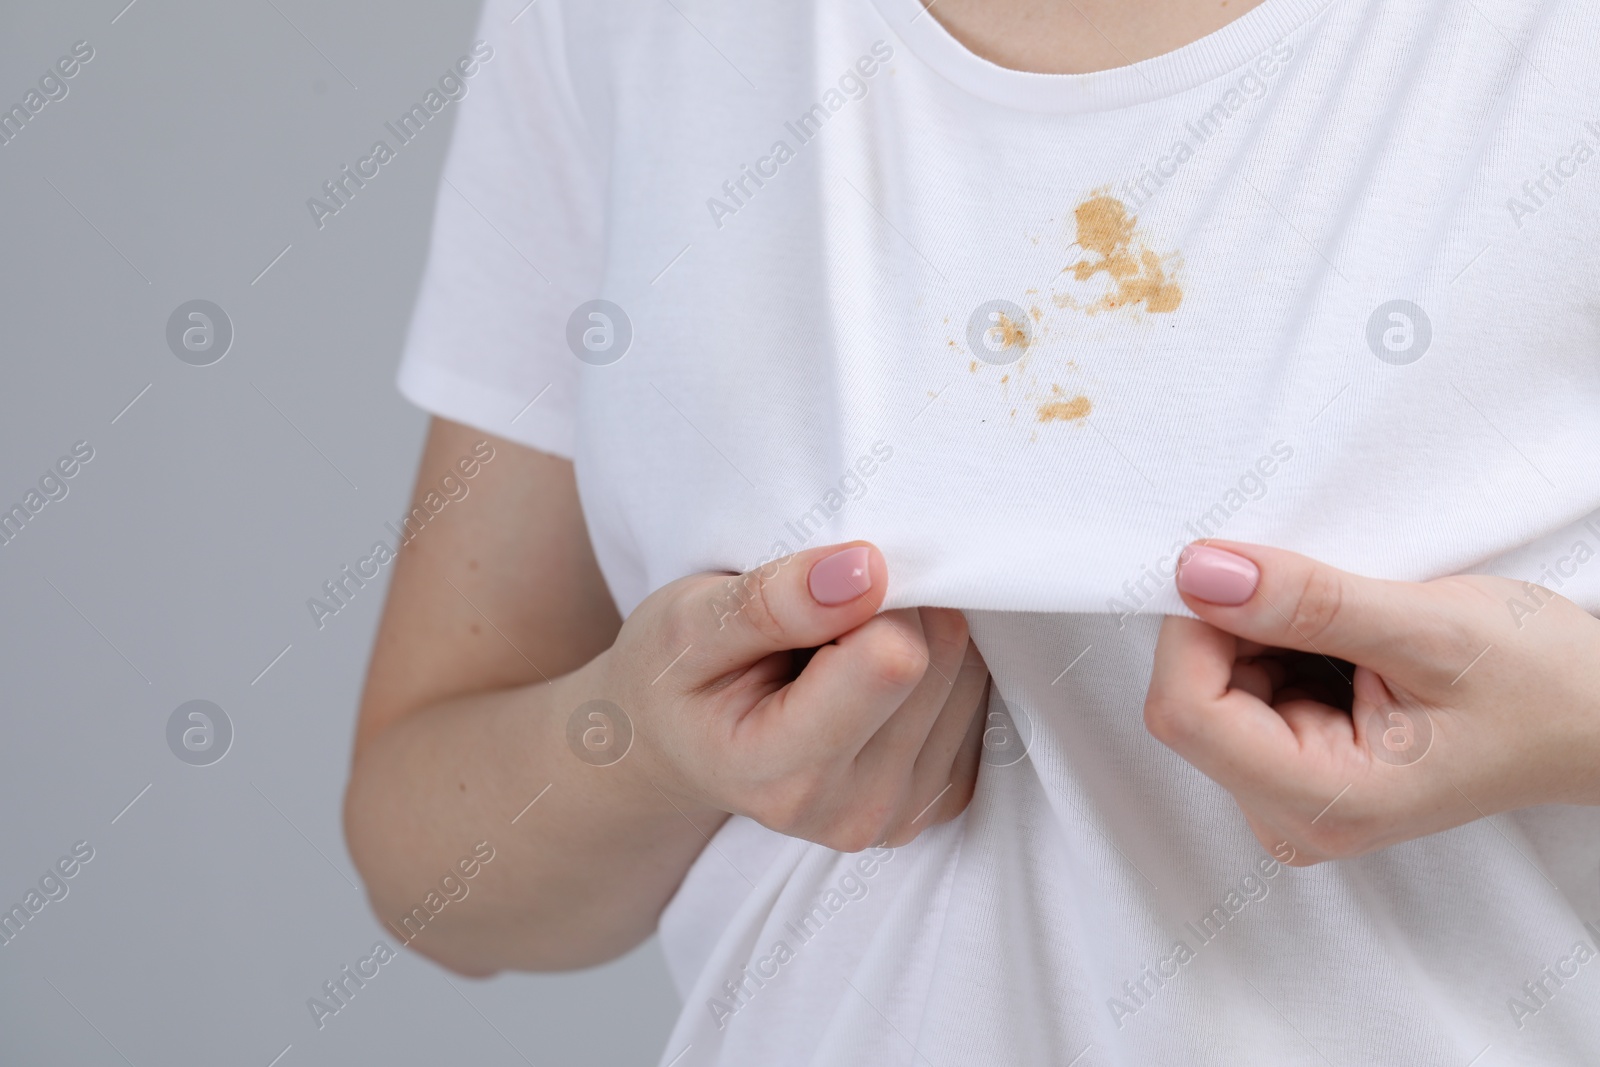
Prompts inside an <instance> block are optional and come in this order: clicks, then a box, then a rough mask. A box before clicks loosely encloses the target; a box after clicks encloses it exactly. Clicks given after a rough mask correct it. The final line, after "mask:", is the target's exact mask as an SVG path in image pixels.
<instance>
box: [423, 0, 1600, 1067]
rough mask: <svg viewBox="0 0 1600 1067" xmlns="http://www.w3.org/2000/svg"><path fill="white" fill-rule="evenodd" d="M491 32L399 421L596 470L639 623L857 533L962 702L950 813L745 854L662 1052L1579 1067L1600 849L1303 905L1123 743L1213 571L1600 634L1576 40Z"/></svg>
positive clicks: (1309, 34)
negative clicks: (1295, 569)
mask: <svg viewBox="0 0 1600 1067" xmlns="http://www.w3.org/2000/svg"><path fill="white" fill-rule="evenodd" d="M481 35H482V36H483V37H484V38H485V39H486V41H488V42H489V44H490V45H491V46H492V47H493V49H494V53H493V57H492V58H491V59H490V60H487V61H485V62H484V63H483V64H482V69H481V70H480V71H479V72H478V74H477V75H476V76H475V77H474V78H473V79H472V81H471V82H470V83H469V95H468V97H467V99H466V100H465V101H464V102H463V103H462V105H461V114H460V116H459V118H458V126H457V130H456V134H455V141H454V144H453V147H452V149H451V156H450V160H449V163H448V166H447V171H446V177H447V179H448V184H446V185H445V186H444V187H442V189H441V192H440V197H439V202H438V213H437V217H436V221H435V230H434V243H433V251H432V256H431V259H430V263H429V267H428V271H427V276H426V279H425V282H424V285H423V291H422V294H421V297H420V300H419V303H418V308H417V312H416V317H415V321H414V323H413V328H412V333H411V339H410V343H409V346H408V349H407V353H406V357H405V361H404V364H403V366H402V369H401V374H400V383H401V388H402V389H403V390H404V392H405V393H406V395H407V396H409V397H411V398H412V399H413V400H414V401H416V402H417V403H418V404H420V405H422V406H423V407H425V408H427V409H428V410H430V411H432V412H434V413H436V414H439V415H442V416H445V417H447V418H451V419H456V420H458V421H462V422H466V423H469V424H471V425H474V426H477V427H480V428H482V429H484V430H487V431H490V432H492V433H496V434H500V435H502V436H505V437H508V438H510V439H512V440H516V441H520V442H523V443H525V444H527V445H529V446H532V447H534V448H538V449H542V450H545V451H548V452H553V453H556V454H558V455H564V456H570V457H573V458H574V460H575V463H576V469H577V474H578V484H579V490H580V493H581V496H582V500H583V505H584V511H585V515H586V518H587V521H588V524H589V530H590V534H591V537H592V538H593V540H594V543H595V548H596V552H597V554H598V557H599V560H600V564H601V567H602V569H603V571H604V573H605V576H606V579H607V581H608V583H609V584H610V588H611V590H612V593H613V595H614V596H615V598H616V600H617V602H618V604H619V607H620V608H621V609H622V610H623V611H624V612H628V611H631V610H632V608H633V607H634V606H636V605H637V604H638V603H639V601H640V600H642V599H643V598H644V596H645V595H646V594H647V593H648V592H649V591H650V590H652V589H654V588H656V587H658V586H660V585H661V584H663V583H665V582H667V581H670V580H672V579H674V578H677V577H679V576H681V575H684V574H688V573H692V572H696V571H703V570H743V569H747V568H750V567H752V566H754V565H756V564H757V563H759V562H762V561H764V560H766V559H769V558H771V557H773V556H776V555H780V554H786V553H788V552H791V551H794V550H796V549H799V548H801V547H804V546H807V545H817V544H826V543H830V542H835V541H842V540H847V539H851V538H858V537H859V538H867V539H870V540H872V541H874V542H875V543H877V544H878V545H879V546H881V547H882V548H883V550H884V552H885V555H886V556H887V558H888V561H889V567H890V582H891V586H890V591H889V601H888V603H889V606H891V607H895V606H909V605H918V604H921V605H940V606H951V607H957V608H961V609H964V610H966V611H967V612H968V617H969V619H970V621H971V623H972V632H973V637H974V640H975V641H976V643H977V644H978V646H979V647H980V648H981V650H982V651H983V653H984V655H985V658H986V659H987V660H988V663H989V665H990V669H991V671H992V673H993V676H994V679H995V689H996V698H995V703H994V704H993V705H992V707H991V709H990V710H991V724H992V727H993V728H992V729H991V731H990V736H989V739H988V740H989V742H990V743H989V744H988V746H987V747H986V751H985V764H984V767H983V770H982V773H981V774H980V776H979V781H978V788H977V794H976V796H975V798H974V800H973V803H972V805H971V807H970V808H969V809H968V811H967V812H966V814H965V815H964V816H963V817H962V818H961V819H959V820H957V821H955V822H953V823H951V824H949V825H947V826H944V827H940V828H938V829H936V830H933V831H930V832H927V833H925V834H923V835H922V836H921V837H919V838H918V839H917V840H916V841H915V842H913V843H912V844H910V845H908V846H906V847H904V848H901V849H898V850H895V851H894V852H892V853H875V852H868V853H863V854H861V855H859V856H850V855H842V854H839V853H836V852H832V851H830V850H827V849H824V848H821V847H819V846H816V845H812V844H808V843H804V842H799V841H793V840H789V839H786V838H783V837H781V836H779V835H776V834H773V833H771V832H770V831H767V830H765V829H763V828H762V827H760V826H758V825H756V824H754V823H752V822H750V821H748V820H744V819H737V818H736V819H733V820H730V821H729V822H728V824H727V825H726V826H725V828H724V829H723V830H722V831H721V833H720V834H719V835H718V836H717V837H716V838H715V839H714V842H713V843H714V845H715V846H716V847H714V848H708V849H707V850H706V851H705V853H704V854H703V855H702V856H701V858H700V859H699V860H698V861H697V863H696V864H695V866H694V868H693V869H692V870H691V872H690V874H689V876H688V878H687V879H686V880H685V883H684V885H683V887H682V888H681V889H680V891H679V892H678V894H677V896H676V897H675V899H674V900H673V902H672V904H671V905H670V907H669V908H668V910H667V913H666V914H665V916H664V917H663V920H662V929H661V934H662V939H663V944H664V946H665V948H666V951H667V954H668V959H669V962H670V963H671V966H672V970H673V973H674V976H675V979H676V981H677V982H678V985H679V988H680V990H681V991H682V993H683V995H684V998H685V1009H684V1014H683V1017H682V1019H681V1020H680V1022H679V1025H678V1027H677V1030H676V1032H675V1033H674V1035H673V1038H672V1042H671V1045H670V1046H669V1047H668V1048H667V1049H666V1050H665V1051H664V1053H663V1058H662V1062H663V1063H664V1064H665V1063H669V1062H670V1063H673V1064H675V1065H676V1067H694V1065H703V1064H726V1065H735V1064H737V1065H741V1067H742V1065H746V1064H754V1063H760V1064H827V1065H837V1064H855V1063H860V1064H882V1063H889V1064H900V1063H903V1064H908V1065H909V1064H913V1063H917V1064H933V1065H936V1067H946V1065H951V1067H953V1065H956V1064H963V1065H965V1064H1023V1063H1026V1064H1032V1063H1050V1064H1077V1065H1079V1067H1097V1065H1103V1064H1130V1065H1135V1064H1137V1065H1143V1064H1150V1063H1173V1064H1179V1063H1184V1064H1187V1063H1203V1064H1210V1063H1218V1064H1222V1063H1226V1064H1262V1065H1266V1064H1274V1065H1276V1064H1282V1063H1286V1062H1323V1061H1324V1060H1326V1061H1327V1062H1331V1063H1338V1064H1357V1063H1359V1064H1375V1063H1385V1064H1388V1063H1406V1064H1411V1063H1439V1064H1448V1065H1457V1067H1466V1065H1467V1064H1468V1063H1469V1062H1470V1063H1473V1064H1475V1065H1476V1067H1495V1065H1503V1064H1568V1063H1570V1064H1580V1063H1585V1064H1593V1063H1596V1062H1600V1023H1597V1022H1596V1019H1597V1018H1600V1013H1597V1010H1596V1009H1597V1007H1600V962H1596V960H1597V959H1600V951H1597V949H1600V944H1597V943H1596V939H1597V938H1600V877H1597V874H1600V871H1597V862H1600V813H1596V812H1595V811H1593V810H1591V809H1580V808H1553V807H1552V808H1541V809H1535V810H1530V811H1525V812H1519V813H1515V814H1512V815H1507V816H1498V817H1496V818H1493V819H1490V820H1486V821H1481V822H1478V823H1474V824H1472V825H1469V826H1465V827H1462V828H1460V829H1457V830H1454V831H1451V832H1449V833H1445V834H1439V835H1435V836H1433V837H1429V838H1426V839H1423V840H1420V841H1416V842H1412V843H1409V844H1405V845H1400V846H1397V847H1394V848H1391V849H1387V850H1385V851H1383V852H1381V853H1378V854H1375V855H1372V856H1368V857H1364V858H1361V859H1357V860H1351V861H1344V862H1339V863H1330V864H1324V865H1321V866H1319V867H1316V868H1311V869H1291V868H1287V867H1284V866H1282V865H1279V864H1277V863H1276V862H1274V860H1273V858H1272V857H1271V856H1270V855H1268V854H1266V853H1264V852H1263V851H1262V849H1261V848H1260V846H1259V845H1257V844H1256V843H1255V841H1254V839H1253V838H1252V837H1251V835H1250V834H1249V833H1248V832H1247V830H1246V829H1245V826H1244V823H1243V820H1242V818H1241V816H1240V815H1239V814H1238V812H1237V810H1236V808H1235V807H1234V806H1233V804H1232V802H1231V800H1230V799H1229V798H1228V796H1227V795H1226V794H1225V793H1224V792H1223V791H1222V790H1221V789H1220V788H1219V787H1217V786H1216V785H1214V784H1213V783H1212V782H1210V781H1209V780H1208V779H1206V778H1204V777H1203V776H1202V775H1200V774H1199V772H1197V771H1195V770H1194V769H1193V768H1191V767H1189V766H1188V765H1187V764H1185V763H1184V762H1182V761H1181V760H1180V759H1178V758H1177V757H1176V756H1175V755H1173V754H1172V753H1171V752H1170V751H1168V750H1167V749H1165V748H1164V747H1162V746H1161V745H1160V744H1158V743H1157V742H1155V741H1154V740H1153V739H1151V738H1150V737H1149V736H1148V735H1147V734H1146V733H1145V731H1144V729H1143V726H1142V722H1141V716H1140V708H1141V706H1142V702H1143V697H1144V692H1145V688H1146V684H1147V681H1148V677H1149V669H1150V659H1151V653H1152V650H1153V648H1154V642H1155V633H1156V628H1157V624H1158V621H1159V615H1160V614H1161V613H1163V612H1176V611H1182V610H1183V609H1182V606H1181V603H1180V601H1179V600H1178V599H1177V597H1176V596H1175V594H1174V593H1173V590H1172V583H1171V573H1172V568H1173V565H1174V563H1175V559H1176V552H1177V550H1178V549H1179V548H1180V547H1181V546H1182V545H1183V544H1185V543H1187V542H1188V541H1190V540H1193V539H1195V538H1198V537H1204V536H1212V535H1220V536H1226V537H1229V538H1233V539H1237V540H1244V541H1257V542H1262V543H1267V544H1274V545H1279V546H1282V547H1285V548H1291V549H1294V550H1296V551H1300V552H1304V553H1306V554H1308V555H1312V556H1315V557H1317V558H1320V559H1323V560H1326V561H1328V562H1330V563H1332V564H1335V565H1337V566H1341V567H1344V568H1346V569H1349V570H1353V571H1357V572H1360V573H1363V574H1369V575H1374V576H1380V577H1390V578H1403V579H1413V580H1418V579H1426V578H1431V577H1435V576H1439V575H1443V574H1448V573H1455V572H1462V571H1476V572H1482V573H1497V574H1504V575H1508V576H1512V577H1517V578H1522V579H1526V580H1529V581H1536V582H1539V583H1541V584H1543V585H1546V586H1548V587H1550V588H1554V589H1557V590H1558V591H1560V592H1562V593H1563V594H1565V595H1567V596H1569V597H1571V598H1572V599H1574V600H1576V601H1577V602H1578V603H1580V604H1582V605H1583V606H1584V607H1585V608H1586V609H1588V610H1590V611H1591V612H1600V465H1597V464H1596V462H1595V457H1596V456H1597V455H1600V306H1597V304H1600V300H1597V295H1600V287H1597V284H1596V283H1597V281H1600V277H1597V276H1600V259H1597V257H1596V255H1595V252H1594V237H1595V234H1596V233H1597V232H1600V196H1597V190H1600V163H1597V162H1596V161H1595V160H1596V156H1597V155H1600V109H1597V107H1596V105H1595V101H1596V100H1600V67H1597V65H1596V64H1595V63H1594V62H1593V58H1592V57H1593V48H1594V42H1595V41H1596V40H1600V10H1597V9H1595V8H1594V7H1593V5H1592V4H1587V3H1584V2H1583V0H1566V2H1549V3H1531V2H1527V0H1265V2H1264V3H1262V4H1261V5H1260V6H1259V7H1257V8H1255V9H1254V10H1252V11H1251V12H1249V13H1248V14H1246V15H1245V16H1243V17H1241V18H1240V19H1238V20H1236V21H1235V22H1234V23H1232V24H1231V25H1229V26H1228V27H1226V28H1225V29H1223V30H1221V31H1220V32H1218V33H1215V34H1213V35H1211V36H1209V37H1207V38H1204V39H1203V40H1201V41H1198V42H1195V43H1194V44H1192V45H1190V46H1188V47H1185V48H1182V49H1180V50H1178V51H1176V52H1174V53H1171V54H1169V55H1166V56H1162V57H1159V58H1156V59H1153V60H1148V61H1146V62H1142V63H1138V64H1135V65H1133V66H1130V67H1125V68H1121V69H1118V70H1113V71H1108V72H1104V73H1098V74H1092V75H1081V76H1048V75H1036V74H1025V73H1019V72H1015V71H1009V70H1004V69H1002V68H999V67H996V66H994V65H992V64H990V63H987V62H985V61H983V60H981V59H979V58H977V57H975V56H974V55H972V54H971V53H969V52H968V51H966V50H965V49H964V48H963V47H962V46H961V45H960V44H959V43H957V42H956V41H955V40H954V39H953V38H951V37H950V36H949V35H948V34H947V33H945V31H944V30H943V29H942V28H941V27H940V26H939V24H938V22H937V21H936V20H935V19H934V18H933V17H932V16H930V15H928V14H925V13H923V12H922V9H921V7H920V6H919V4H918V3H917V2H916V0H814V2H812V3H809V4H803V3H790V4H781V5H722V6H714V5H711V4H706V3H700V4H694V3H668V4H662V3H657V2H654V0H652V2H649V3H646V2H643V0H586V2H585V3H582V4H568V3H564V2H563V0H542V2H540V3H539V4H537V5H533V6H532V7H524V6H523V2H522V0H505V2H502V0H490V2H489V4H488V8H487V10H486V12H485V16H484V24H483V29H482V31H481ZM593 301H603V302H604V303H599V304H596V303H592V302H593ZM1521 610H1522V611H1523V612H1525V611H1526V610H1528V608H1527V605H1522V607H1521ZM1518 620H1519V607H1518V605H1517V604H1516V603H1515V602H1513V601H1508V603H1507V614H1506V625H1507V626H1515V625H1517V623H1518ZM1585 922H1592V923H1595V924H1596V925H1595V926H1594V928H1592V929H1586V927H1585ZM1547 968H1548V969H1547ZM1486 1048H1487V1050H1488V1051H1485V1049H1486ZM1075 1057H1076V1059H1075ZM1474 1057H1479V1058H1478V1059H1476V1060H1474V1059H1473V1058H1474Z"/></svg>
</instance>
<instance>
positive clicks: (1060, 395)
mask: <svg viewBox="0 0 1600 1067" xmlns="http://www.w3.org/2000/svg"><path fill="white" fill-rule="evenodd" d="M1092 408H1093V405H1092V404H1090V403H1089V398H1088V397H1086V396H1083V395H1082V394H1079V395H1078V396H1075V397H1072V398H1071V399H1068V398H1067V394H1066V393H1065V391H1063V390H1062V388H1061V386H1059V385H1052V386H1051V387H1050V399H1049V400H1046V401H1045V402H1044V403H1042V404H1040V405H1039V421H1040V422H1076V421H1077V420H1079V419H1086V418H1088V417H1089V412H1090V410H1091V409H1092Z"/></svg>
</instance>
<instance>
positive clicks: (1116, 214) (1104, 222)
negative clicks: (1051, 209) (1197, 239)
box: [1055, 193, 1183, 315]
mask: <svg viewBox="0 0 1600 1067" xmlns="http://www.w3.org/2000/svg"><path fill="white" fill-rule="evenodd" d="M1073 218H1074V219H1075V220H1076V222H1077V227H1078V241H1077V243H1078V246H1079V247H1080V248H1082V249H1083V250H1084V251H1085V252H1088V253H1089V254H1090V256H1091V257H1099V258H1090V259H1085V260H1082V261H1080V262H1078V263H1074V264H1073V265H1072V266H1071V267H1069V268H1067V269H1069V270H1071V271H1072V276H1073V277H1074V278H1076V279H1078V281H1080V282H1082V281H1088V280H1089V279H1090V278H1092V277H1094V276H1095V275H1096V274H1099V273H1100V272H1102V271H1104V272H1105V274H1106V275H1107V277H1109V278H1110V279H1111V281H1112V283H1113V284H1114V285H1115V286H1116V288H1115V289H1113V290H1112V291H1111V292H1109V293H1107V294H1106V295H1105V296H1103V297H1101V298H1100V299H1099V300H1098V301H1096V302H1095V303H1094V304H1093V305H1091V306H1090V307H1089V308H1087V309H1086V310H1088V311H1089V312H1090V313H1091V314H1092V313H1094V312H1096V311H1110V310H1113V309H1115V308H1120V307H1128V306H1131V305H1136V304H1143V305H1144V306H1145V309H1146V310H1147V311H1149V312H1151V313H1152V314H1157V315H1165V314H1170V313H1171V312H1173V311H1176V310H1178V305H1180V304H1182V303H1183V290H1182V289H1181V288H1180V287H1179V286H1178V283H1177V282H1176V281H1175V280H1174V279H1173V278H1172V277H1170V276H1169V275H1168V273H1167V267H1166V265H1165V264H1164V263H1163V262H1162V260H1161V257H1160V256H1158V255H1156V253H1155V252H1153V251H1151V250H1150V249H1149V248H1146V247H1144V245H1143V243H1142V242H1141V241H1139V239H1138V222H1139V220H1138V218H1137V217H1136V216H1134V215H1130V214H1129V213H1128V206H1127V205H1126V204H1124V203H1123V202H1122V201H1121V200H1118V199H1117V198H1116V197H1114V196H1108V195H1106V194H1104V193H1098V194H1095V195H1093V196H1090V197H1089V199H1087V200H1085V201H1084V202H1083V203H1081V204H1079V205H1078V206H1077V208H1076V209H1074V211H1073ZM1055 301H1056V304H1057V306H1060V307H1067V306H1069V305H1071V303H1072V300H1071V298H1070V297H1067V296H1063V295H1061V294H1057V295H1056V297H1055Z"/></svg>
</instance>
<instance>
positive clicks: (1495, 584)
mask: <svg viewBox="0 0 1600 1067" xmlns="http://www.w3.org/2000/svg"><path fill="white" fill-rule="evenodd" d="M1177 584H1178V590H1179V592H1180V593H1181V594H1182V596H1183V599H1184V602H1185V603H1186V604H1188V605H1189V607H1190V608H1191V609H1192V610H1193V611H1194V613H1195V614H1196V615H1198V616H1200V618H1201V619H1202V620H1204V621H1195V620H1193V619H1186V618H1178V617H1169V618H1167V619H1165V620H1164V621H1163V623H1162V627H1161V636H1160V640H1159V642H1158V644H1157V646H1156V656H1155V670H1154V674H1153V676H1152V678H1151V682H1150V693H1149V696H1148V698H1147V699H1146V702H1145V723H1146V725H1147V727H1148V728H1149V730H1150V732H1151V733H1152V734H1153V735H1155V737H1156V738H1157V739H1159V740H1160V741H1162V742H1163V743H1165V744H1166V745H1168V746H1169V747H1171V748H1172V749H1173V750H1174V751H1176V752H1177V753H1178V754H1179V755H1180V756H1182V757H1183V758H1184V759H1186V760H1188V761H1189V762H1190V763H1192V764H1194V766H1195V767H1197V768H1199V769H1200V770H1201V771H1202V772H1203V773H1204V774H1206V775H1207V776H1208V777H1210V778H1212V779H1213V780H1215V781H1216V782H1217V783H1218V784H1220V785H1221V786H1222V787H1223V788H1224V789H1227V790H1228V791H1229V792H1230V793H1232V794H1233V797H1234V799H1235V800H1236V801H1237V802H1238V804H1239V807H1240V809H1241V810H1242V811H1243V812H1244V816H1245V819H1246V821H1247V822H1248V823H1249V824H1250V828H1251V830H1253V831H1254V832H1255V835H1256V837H1257V838H1259V839H1260V841H1261V843H1262V844H1263V845H1265V846H1267V847H1268V848H1278V847H1279V846H1280V845H1281V844H1282V843H1284V842H1287V843H1288V844H1289V845H1291V846H1292V847H1293V848H1294V850H1295V856H1296V858H1295V860H1294V861H1293V862H1294V863H1295V864H1297V865H1307V864H1312V863H1317V862H1320V861H1322V860H1326V859H1335V858H1341V857H1346V856H1355V855H1359V854H1361V853H1363V852H1369V851H1371V850H1373V849H1378V848H1383V847H1385V846H1387V845H1392V844H1395V843H1397V842H1400V841H1406V840H1410V839H1411V838H1414V837H1420V836H1422V835H1424V834H1431V833H1436V832H1438V831H1440V830H1447V829H1449V828H1451V827H1453V826H1459V825H1461V824H1462V823H1466V822H1470V821H1471V820H1473V819H1478V818H1483V817H1485V816H1488V815H1492V814H1494V813H1496V812H1502V811H1510V810H1513V809H1517V808H1524V807H1529V806H1532V805H1535V804H1549V803H1560V804H1596V803H1600V620H1596V619H1594V618H1592V617H1591V616H1589V615H1587V614H1585V613H1584V612H1583V611H1582V610H1581V609H1580V608H1578V607H1577V606H1576V605H1574V604H1572V603H1571V602H1570V601H1567V600H1565V599H1563V598H1561V597H1559V596H1557V595H1556V594H1554V593H1552V592H1550V591H1549V590H1547V589H1543V588H1541V587H1538V586H1532V585H1526V584H1524V583H1520V582H1514V581H1511V580H1509V579H1505V578H1492V577H1485V576H1477V575H1466V576H1458V577H1450V578H1441V579H1438V580H1436V581H1432V582H1423V583H1410V582H1390V581H1379V580H1376V579H1371V578H1362V577H1359V576H1357V575H1353V574H1347V573H1344V572H1342V571H1338V570H1335V569H1334V568H1332V567H1328V566H1325V565H1324V564H1321V563H1318V562H1317V561H1315V560H1311V559H1307V558H1306V557H1304V556H1299V555H1296V554H1294V553H1292V552H1284V551H1281V550H1278V549H1274V548H1263V547H1261V546H1259V545H1243V544H1236V543H1232V542H1225V541H1208V542H1205V543H1203V544H1196V545H1191V546H1190V548H1189V549H1188V550H1187V551H1186V552H1185V554H1184V559H1183V562H1182V563H1181V564H1180V566H1179V570H1178V578H1177Z"/></svg>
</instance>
